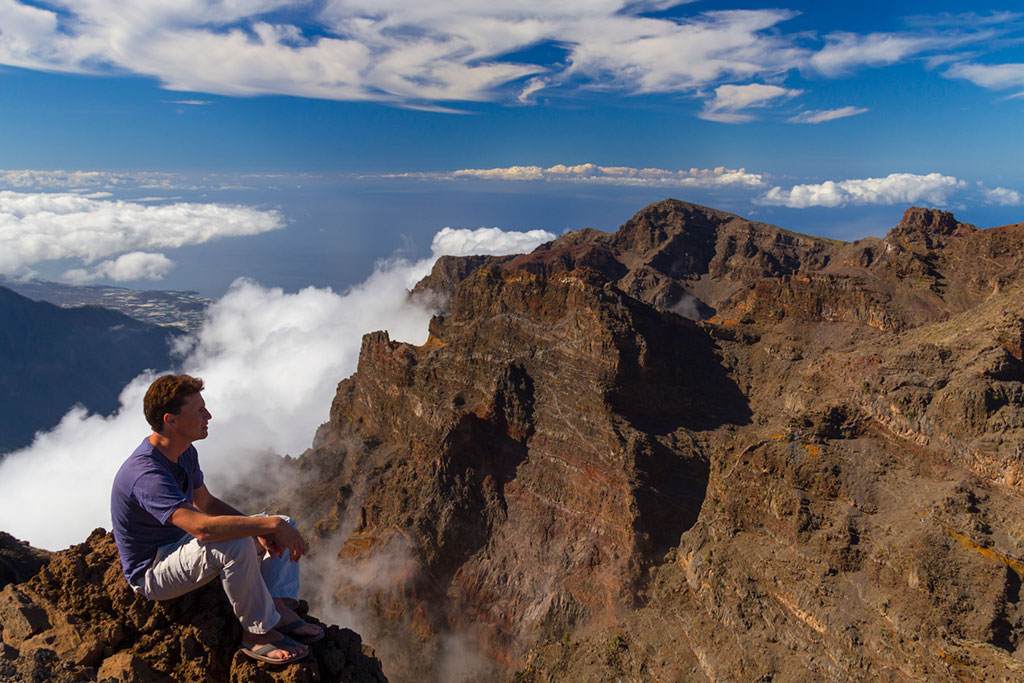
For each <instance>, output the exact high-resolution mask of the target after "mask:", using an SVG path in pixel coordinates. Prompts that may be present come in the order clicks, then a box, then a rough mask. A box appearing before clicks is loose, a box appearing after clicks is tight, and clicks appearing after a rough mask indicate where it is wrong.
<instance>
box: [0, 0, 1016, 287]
mask: <svg viewBox="0 0 1024 683" xmlns="http://www.w3.org/2000/svg"><path fill="white" fill-rule="evenodd" d="M962 8H963V4H962V3H956V4H955V3H942V2H928V3H924V2H889V3H884V4H883V3H860V4H856V5H854V4H844V3H802V2H795V3H783V4H764V3H756V2H735V3H711V2H689V3H677V2H672V1H671V0H637V1H632V2H629V1H626V0H585V1H578V2H562V3H550V2H539V1H537V0H520V1H519V2H516V3H509V2H500V1H495V0H448V1H447V2H432V3H423V2H420V1H415V0H375V1H374V2H369V1H368V0H316V1H303V2H273V1H271V0H220V1H218V2H214V1H213V0H174V1H171V0H165V1H161V0H119V1H118V2H114V1H113V0H76V2H74V3H64V2H49V1H47V2H35V1H33V2H24V1H20V0H0V90H2V92H3V95H4V96H3V97H2V98H0V244H2V246H3V249H0V273H5V274H7V275H9V276H26V275H39V276H43V277H48V278H51V279H65V280H70V281H78V282H100V283H107V284H109V283H119V284H124V285H127V286H135V287H147V288H155V287H160V288H179V289H182V288H187V289H199V290H200V291H202V292H204V293H206V294H210V295H213V296H217V295H219V294H220V293H221V292H223V291H224V290H225V289H226V287H227V285H228V283H230V282H231V280H233V279H234V278H235V277H237V276H240V275H248V276H250V277H254V278H255V279H257V280H258V281H260V282H261V283H263V284H266V285H274V286H281V287H284V288H285V289H288V290H294V289H298V288H300V287H302V286H303V285H305V284H314V285H318V286H323V285H330V286H333V287H335V288H344V287H346V286H348V285H351V284H353V283H355V282H359V281H361V280H362V279H363V278H364V277H365V276H366V275H368V274H369V272H370V271H371V270H372V265H373V261H374V260H375V259H378V258H381V257H385V256H388V255H391V254H394V253H396V252H397V253H399V254H406V255H409V256H412V257H419V256H423V255H425V254H426V253H428V252H429V245H430V242H431V237H432V235H433V234H434V233H436V232H437V231H438V230H439V229H441V228H442V227H444V226H453V227H456V228H476V227H480V226H499V227H501V228H503V229H506V230H529V229H534V228H540V229H545V230H549V231H551V232H554V233H556V234H558V233H560V232H562V231H564V230H567V229H575V228H582V227H597V228H601V229H605V230H612V229H614V228H615V227H617V226H618V225H619V224H620V223H622V222H624V221H625V220H626V219H628V217H629V216H630V215H631V214H632V213H634V212H635V211H636V210H638V209H639V208H641V207H642V206H644V205H645V204H647V203H649V202H652V201H657V200H658V199H662V198H665V197H677V198H680V199H685V200H689V201H694V202H698V203H702V204H708V205H710V206H714V207H717V208H722V209H725V210H728V211H733V212H735V213H738V214H741V215H744V216H747V217H751V218H755V219H758V220H764V221H767V222H771V223H775V224H778V225H781V226H783V227H787V228H791V229H795V230H800V231H803V232H809V233H813V234H820V235H828V236H832V237H837V238H841V239H856V238H859V237H863V236H866V235H882V234H884V233H885V231H886V230H888V228H890V227H891V226H892V225H894V224H895V222H896V221H898V220H899V216H900V215H901V214H902V212H903V210H904V209H905V208H906V207H907V206H910V205H926V206H935V207H940V208H946V209H949V210H953V211H954V212H955V213H956V214H957V216H958V217H959V218H960V219H961V220H966V221H969V222H973V223H976V224H978V225H980V226H982V227H988V226H992V225H1000V224H1005V223H1010V222H1017V221H1020V220H1022V216H1024V207H1022V204H1024V171H1022V169H1021V165H1020V163H1019V162H1018V159H1019V157H1020V151H1021V150H1020V148H1021V144H1020V137H1021V136H1020V133H1019V130H1020V127H1021V126H1020V121H1021V114H1022V111H1024V49H1022V45H1021V40H1022V38H1024V15H1022V14H1021V13H1019V12H1016V11H1015V6H1014V5H1011V4H1010V3H995V4H990V5H985V6H978V7H977V8H976V9H974V10H972V11H971V12H970V13H964V12H963V11H962Z"/></svg>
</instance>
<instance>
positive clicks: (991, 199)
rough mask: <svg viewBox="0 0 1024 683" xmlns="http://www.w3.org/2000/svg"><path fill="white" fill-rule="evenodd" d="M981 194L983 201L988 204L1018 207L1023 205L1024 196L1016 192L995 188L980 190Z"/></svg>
mask: <svg viewBox="0 0 1024 683" xmlns="http://www.w3.org/2000/svg"><path fill="white" fill-rule="evenodd" d="M982 192H983V193H984V195H985V201H986V202H987V203H989V204H999V205H1001V206H1020V205H1022V204H1024V194H1021V193H1020V192H1018V191H1017V190H1010V189H1007V188H1005V187H995V188H992V189H991V190H989V189H985V188H982Z"/></svg>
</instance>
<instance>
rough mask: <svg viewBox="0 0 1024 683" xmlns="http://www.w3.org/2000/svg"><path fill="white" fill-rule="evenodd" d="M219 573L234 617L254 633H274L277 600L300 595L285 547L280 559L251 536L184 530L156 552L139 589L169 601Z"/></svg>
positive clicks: (294, 564) (295, 571) (296, 565)
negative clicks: (214, 536) (206, 536)
mask: <svg viewBox="0 0 1024 683" xmlns="http://www.w3.org/2000/svg"><path fill="white" fill-rule="evenodd" d="M284 519H287V520H288V521H289V522H291V523H292V526H294V525H295V523H294V522H292V520H290V519H288V518H287V517H284ZM257 550H259V551H261V552H257ZM218 575H219V576H220V578H221V584H222V585H223V586H224V593H225V594H227V596H228V602H230V603H231V608H232V609H233V610H234V611H235V616H236V617H238V621H239V622H240V623H241V624H242V628H243V629H245V630H246V631H249V632H250V633H266V632H268V631H271V630H273V628H274V627H275V626H277V624H278V622H279V621H280V620H281V615H280V614H278V613H277V609H275V608H274V601H273V598H284V599H290V600H298V599H299V563H298V562H292V561H291V560H290V559H289V553H288V551H287V550H286V551H285V552H284V554H283V555H282V556H281V557H274V556H273V555H271V554H270V553H268V552H262V548H259V547H258V546H257V544H256V542H255V539H253V538H252V537H248V536H247V537H245V538H235V539H232V540H230V541H200V540H199V539H197V538H196V537H195V536H192V535H190V534H185V537H184V538H182V539H181V540H180V541H178V542H177V543H171V544H169V545H165V546H163V547H162V548H160V550H158V551H157V554H156V558H154V560H153V564H152V565H150V567H149V569H147V570H146V575H145V576H144V577H143V580H142V585H141V586H138V587H137V590H138V591H139V593H141V594H142V595H143V596H145V597H147V598H149V599H150V600H170V599H171V598H176V597H179V596H181V595H184V594H185V593H188V592H189V591H193V590H195V589H196V588H199V587H200V586H202V585H204V584H206V583H209V582H210V581H212V580H213V579H214V577H216V576H218Z"/></svg>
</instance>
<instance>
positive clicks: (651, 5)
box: [0, 0, 1000, 122]
mask: <svg viewBox="0 0 1024 683" xmlns="http://www.w3.org/2000/svg"><path fill="white" fill-rule="evenodd" d="M687 4H689V3H688V0H643V1H641V2H637V1H635V0H575V1H574V2H565V3H551V2H542V1H541V0H519V1H517V2H511V0H452V1H450V2H439V3H425V2H416V1H413V0H373V1H371V0H323V1H322V2H317V3H310V2H309V1H308V0H279V1H277V2H271V1H270V0H235V1H233V2H218V1H215V0H188V1H186V2H177V3H170V2H152V1H151V0H116V1H115V0H83V1H81V2H74V3H72V2H70V1H69V0H55V1H54V2H51V3H47V4H45V5H43V4H35V3H34V4H26V0H0V17H3V24H4V30H3V31H2V32H0V64H9V65H13V66H18V67H22V68H26V69H41V70H46V71H63V72H73V73H103V74H106V73H133V74H139V75H144V76H149V77H153V78H156V79H158V80H159V81H160V82H161V84H162V85H163V86H164V87H165V88H167V89H170V90H177V91H187V92H196V93H214V94H221V95H229V96H252V95H263V94H275V95H282V94H283V95H293V96H298V97H308V98H321V99H334V100H369V101H378V102H385V103H392V104H396V105H401V106H409V107H429V108H431V110H432V111H459V110H458V109H454V110H453V109H451V108H448V109H445V108H443V107H441V108H440V109H438V108H437V107H439V106H440V105H439V104H438V103H445V102H457V101H463V102H471V101H494V100H497V101H505V102H523V103H529V102H535V101H537V100H538V99H539V98H540V97H543V94H544V93H545V91H550V90H557V91H560V92H562V93H565V92H578V91H583V90H585V91H588V92H597V91H600V92H603V93H617V94H619V95H636V94H649V93H671V94H686V95H690V96H694V97H697V98H699V99H704V98H705V97H707V95H706V94H705V93H709V92H714V93H715V95H714V96H713V97H714V99H712V100H711V102H709V103H708V105H707V107H705V109H704V116H705V118H712V119H713V120H731V121H733V122H740V121H743V120H748V117H749V114H745V113H741V112H740V109H742V108H740V107H731V106H730V105H728V103H727V102H725V101H724V99H723V98H728V97H730V96H732V95H731V93H730V92H729V91H728V90H726V91H725V92H724V94H719V93H718V91H717V89H718V88H719V87H723V86H730V87H742V88H764V87H770V86H764V85H762V82H771V83H778V82H780V81H782V80H785V79H787V78H789V77H791V76H793V77H795V74H798V73H799V72H800V71H804V70H812V71H816V72H817V73H819V74H824V75H826V76H829V77H832V76H838V75H841V74H847V73H850V72H851V71H854V70H856V69H859V68H863V67H879V66H885V65H889V64H894V63H897V62H900V61H904V60H907V59H910V58H913V57H917V56H920V55H925V54H929V53H930V54H933V55H935V54H938V53H946V52H949V51H955V50H957V49H961V48H962V46H963V45H966V44H975V45H977V44H981V41H983V40H984V39H986V38H989V37H991V36H993V35H996V34H997V33H998V31H999V30H1000V29H999V23H998V22H996V21H994V20H993V21H987V22H986V21H980V20H979V21H974V22H967V23H963V24H961V25H956V24H953V23H950V22H946V23H945V24H943V23H941V22H940V23H937V24H934V25H930V26H924V25H921V26H918V27H915V28H913V29H912V30H908V31H903V32H899V33H883V32H873V33H867V34H857V33H850V32H827V30H826V31H825V32H824V33H823V35H822V37H820V38H819V37H817V36H814V35H811V34H808V33H805V32H801V31H794V32H790V33H787V32H786V31H785V30H784V29H785V24H786V22H787V21H789V20H790V19H792V18H793V17H795V16H796V15H797V14H798V12H795V11H793V10H789V9H754V10H715V11H701V10H702V9H704V8H703V6H697V7H695V9H694V11H693V12H692V13H690V14H688V15H687V14H686V13H685V12H684V11H682V10H680V11H678V12H675V13H673V16H652V15H651V13H652V12H658V11H661V10H667V9H677V10H679V9H680V8H681V7H683V6H684V5H687ZM994 16H995V15H993V17H994ZM537 46H545V47H550V48H551V50H549V51H546V52H547V54H549V55H550V54H557V56H555V57H551V56H548V57H544V58H541V57H533V58H531V57H529V56H527V53H528V52H529V50H530V49H531V48H534V47H537ZM776 87H782V86H776ZM786 90H787V92H789V93H793V94H795V93H796V92H797V91H799V90H800V88H791V87H790V88H786ZM747 92H748V93H753V92H755V91H754V90H749V91H747ZM761 92H762V94H766V93H767V91H763V90H762V91H761ZM773 99H774V98H773ZM205 102H206V100H201V99H193V98H188V99H183V100H181V101H179V102H177V103H178V104H188V105H197V104H201V103H205ZM766 102H767V100H765V99H761V100H758V101H751V102H750V103H749V104H748V105H747V106H748V107H750V106H758V105H759V104H762V105H763V104H764V103H766ZM743 108H745V107H743Z"/></svg>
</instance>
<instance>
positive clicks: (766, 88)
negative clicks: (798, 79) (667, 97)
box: [700, 83, 801, 123]
mask: <svg viewBox="0 0 1024 683" xmlns="http://www.w3.org/2000/svg"><path fill="white" fill-rule="evenodd" d="M800 93H801V91H800V90H791V89H789V88H783V87H780V86H777V85H764V84H761V83H751V84H749V85H720V86H718V87H717V88H715V97H714V98H713V99H712V100H710V101H708V102H707V104H706V105H705V107H704V111H703V112H701V114H700V117H701V118H702V119H707V120H708V121H718V122H720V123H746V122H747V121H753V120H754V115H753V114H751V113H749V112H746V111H743V110H745V109H750V108H752V107H765V106H768V105H769V104H770V103H772V102H776V101H778V100H779V99H783V98H789V97H795V96H797V95H799V94H800Z"/></svg>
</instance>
